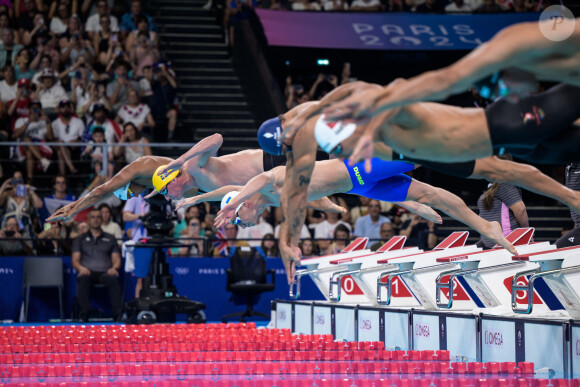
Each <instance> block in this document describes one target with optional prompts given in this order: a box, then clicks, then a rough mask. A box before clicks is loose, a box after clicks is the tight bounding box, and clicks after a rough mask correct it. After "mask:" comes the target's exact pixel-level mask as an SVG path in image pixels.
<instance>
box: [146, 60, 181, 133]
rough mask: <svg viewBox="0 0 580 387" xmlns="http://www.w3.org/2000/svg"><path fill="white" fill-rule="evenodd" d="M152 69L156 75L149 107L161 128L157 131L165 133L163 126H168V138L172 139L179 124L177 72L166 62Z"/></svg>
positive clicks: (158, 126) (152, 84)
mask: <svg viewBox="0 0 580 387" xmlns="http://www.w3.org/2000/svg"><path fill="white" fill-rule="evenodd" d="M152 69H153V76H154V77H153V82H152V83H151V92H152V95H151V98H150V99H149V101H150V102H149V108H151V114H152V115H153V121H155V125H156V127H157V128H159V129H161V130H160V131H159V130H158V131H156V132H160V133H163V128H165V127H167V139H168V140H171V139H173V134H174V132H175V126H176V125H177V107H176V91H177V81H176V80H175V73H174V72H173V70H172V69H170V68H168V65H167V64H166V63H159V64H157V65H156V66H155V65H154V66H153V67H152Z"/></svg>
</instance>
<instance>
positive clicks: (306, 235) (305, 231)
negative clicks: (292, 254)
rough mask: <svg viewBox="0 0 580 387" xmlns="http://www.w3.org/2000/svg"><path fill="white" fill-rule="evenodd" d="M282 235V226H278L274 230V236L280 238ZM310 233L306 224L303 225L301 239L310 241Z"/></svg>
mask: <svg viewBox="0 0 580 387" xmlns="http://www.w3.org/2000/svg"><path fill="white" fill-rule="evenodd" d="M279 233H280V225H277V226H276V228H274V236H275V237H276V238H278V234H279ZM310 238H311V236H310V231H308V227H306V225H305V224H303V225H302V230H300V239H310Z"/></svg>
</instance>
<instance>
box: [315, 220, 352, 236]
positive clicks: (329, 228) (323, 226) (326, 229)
mask: <svg viewBox="0 0 580 387" xmlns="http://www.w3.org/2000/svg"><path fill="white" fill-rule="evenodd" d="M339 224H343V225H344V226H346V228H348V232H352V228H351V227H350V224H348V223H346V222H343V221H342V220H339V221H338V222H336V223H333V224H331V223H328V220H324V221H322V222H320V223H318V224H315V225H314V239H334V229H335V228H336V226H338V225H339Z"/></svg>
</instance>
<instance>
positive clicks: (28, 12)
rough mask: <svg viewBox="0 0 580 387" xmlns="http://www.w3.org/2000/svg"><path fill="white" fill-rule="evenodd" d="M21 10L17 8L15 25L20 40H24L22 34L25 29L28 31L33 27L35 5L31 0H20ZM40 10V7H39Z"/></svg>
mask: <svg viewBox="0 0 580 387" xmlns="http://www.w3.org/2000/svg"><path fill="white" fill-rule="evenodd" d="M22 5H23V10H22V11H20V10H18V11H17V13H18V14H19V16H17V17H18V20H17V21H16V26H17V27H18V36H19V39H20V42H24V39H23V38H24V34H25V32H26V31H28V32H30V31H32V30H33V29H34V27H35V25H34V16H35V15H36V7H35V4H34V2H33V1H32V0H24V1H22ZM16 8H17V9H18V7H16ZM39 11H40V12H42V10H41V9H39Z"/></svg>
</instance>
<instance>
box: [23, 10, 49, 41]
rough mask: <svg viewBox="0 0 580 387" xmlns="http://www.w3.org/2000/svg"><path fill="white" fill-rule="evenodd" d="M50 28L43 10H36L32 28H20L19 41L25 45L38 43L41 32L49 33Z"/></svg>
mask: <svg viewBox="0 0 580 387" xmlns="http://www.w3.org/2000/svg"><path fill="white" fill-rule="evenodd" d="M48 33H49V30H48V27H47V20H46V18H45V17H44V14H43V13H41V12H36V13H35V14H34V19H33V27H32V29H25V30H20V32H19V39H20V40H19V41H20V43H22V45H24V46H31V45H34V43H36V36H38V35H39V34H48Z"/></svg>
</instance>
